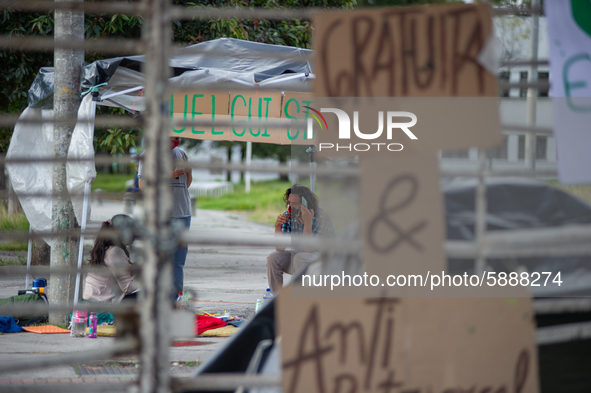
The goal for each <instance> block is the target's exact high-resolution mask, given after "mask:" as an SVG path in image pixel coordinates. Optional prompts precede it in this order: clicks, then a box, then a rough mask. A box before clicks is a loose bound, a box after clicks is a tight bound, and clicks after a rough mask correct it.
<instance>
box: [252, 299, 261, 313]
mask: <svg viewBox="0 0 591 393" xmlns="http://www.w3.org/2000/svg"><path fill="white" fill-rule="evenodd" d="M261 308H263V301H262V300H261V299H257V304H256V306H254V313H255V314H258V313H259V311H261Z"/></svg>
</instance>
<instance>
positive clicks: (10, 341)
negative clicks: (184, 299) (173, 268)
mask: <svg viewBox="0 0 591 393" xmlns="http://www.w3.org/2000/svg"><path fill="white" fill-rule="evenodd" d="M122 212H123V204H122V203H121V202H117V201H107V200H106V201H104V202H103V203H102V204H100V205H99V204H98V203H97V202H95V201H93V203H92V214H91V221H90V223H89V225H99V224H100V222H102V221H104V220H106V219H108V218H110V217H112V216H113V215H115V214H119V213H122ZM134 216H137V217H141V216H142V209H141V207H140V206H136V207H135V209H134ZM190 230H191V231H192V232H197V233H199V232H201V233H206V234H207V235H209V236H211V235H219V236H220V237H224V238H226V239H227V238H232V236H237V235H244V234H248V235H255V236H261V237H266V236H269V237H271V236H273V228H272V226H270V225H262V224H258V223H253V222H249V221H247V220H246V214H245V213H242V212H219V211H205V210H199V211H198V213H197V216H196V217H193V219H192V222H191V228H190ZM91 246H92V239H86V240H85V253H87V252H88V251H89V250H90V247H91ZM271 251H272V250H271V249H266V248H246V247H241V246H199V245H190V246H189V254H188V257H187V262H186V266H185V287H186V288H187V289H191V290H193V291H195V292H196V293H197V299H196V300H195V301H194V302H193V305H194V307H195V308H196V309H199V310H203V311H207V312H210V313H215V312H224V311H228V312H229V313H230V314H232V315H240V316H246V317H249V316H250V315H251V314H252V313H253V311H254V307H255V302H256V299H257V298H261V297H262V295H263V292H264V290H265V289H266V287H267V278H266V271H265V264H266V256H267V254H269V253H270V252H271ZM24 283H25V276H24V275H22V276H11V277H0V298H6V297H10V296H13V295H16V294H17V291H18V289H23V288H24ZM49 285H51V281H50V280H49ZM192 341H196V342H198V344H199V345H193V346H182V347H171V349H170V356H169V357H170V360H171V361H173V362H174V361H176V362H177V363H178V364H177V365H173V366H172V370H173V371H175V372H173V375H174V374H179V375H183V373H187V372H190V371H192V369H193V367H188V366H186V363H185V362H201V361H203V360H205V359H207V358H209V357H210V356H212V354H213V353H215V351H217V350H219V348H220V346H222V345H223V344H224V343H225V342H226V341H227V339H226V338H205V337H198V338H194V339H192ZM108 345H115V339H114V338H110V337H99V338H97V339H94V340H93V339H88V338H73V337H70V336H69V334H34V333H16V334H4V335H0V353H1V354H2V356H1V357H0V391H4V390H5V389H4V388H7V387H8V386H12V387H13V388H16V387H17V386H16V385H19V384H23V383H25V382H23V381H25V380H26V381H28V382H26V383H47V384H48V386H49V385H50V384H52V383H57V384H67V383H70V382H71V383H80V382H88V383H96V384H108V383H115V382H114V381H115V380H114V379H112V378H113V375H109V374H108V373H107V374H104V375H102V374H101V375H97V376H89V375H81V372H80V365H78V366H77V368H75V367H73V366H71V365H68V366H57V367H51V368H43V369H25V370H22V371H18V372H15V371H12V372H9V373H2V371H1V369H2V365H6V364H11V363H13V362H20V361H24V362H27V361H29V360H33V359H38V358H51V357H55V356H60V355H65V354H72V353H87V354H88V357H89V359H91V358H92V352H93V351H94V350H96V349H98V348H101V349H104V348H106V346H108ZM136 360H137V359H135V358H133V357H131V358H124V359H118V363H121V362H124V363H125V364H128V365H131V367H133V366H134V364H135V362H136ZM88 364H90V365H92V364H93V363H92V362H91V361H90V360H89V362H88ZM109 364H110V363H109ZM189 364H191V365H193V363H189ZM94 365H95V366H96V367H98V369H102V370H103V371H104V370H107V369H108V367H104V366H105V365H106V364H105V363H95V364H94ZM82 366H84V365H82ZM121 368H122V369H124V368H126V367H122V366H121ZM111 369H112V367H111ZM125 371H129V369H127V370H125ZM107 372H108V370H107ZM130 377H131V378H133V377H134V376H133V373H131V374H129V373H127V374H125V375H118V376H117V377H115V378H119V380H117V381H119V382H118V383H116V384H115V385H117V386H123V385H124V383H129V381H130V379H129V378H130ZM91 378H95V380H94V381H90V379H91ZM97 378H98V380H97ZM104 378H111V379H112V380H111V381H108V380H107V381H105V380H104ZM56 379H57V380H58V382H55V381H56ZM60 379H61V380H62V382H59V380H60ZM85 379H86V381H85ZM68 380H69V381H68ZM11 381H12V382H11ZM31 381H33V382H31ZM35 381H37V382H35ZM55 387H56V389H57V385H55ZM64 389H65V390H68V389H67V388H64ZM109 389H110V390H113V389H115V388H113V387H110V388H109ZM114 391H117V389H115V390H114Z"/></svg>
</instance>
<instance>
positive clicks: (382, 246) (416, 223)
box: [359, 154, 447, 289]
mask: <svg viewBox="0 0 591 393" xmlns="http://www.w3.org/2000/svg"><path fill="white" fill-rule="evenodd" d="M433 168H437V157H436V156H435V155H432V154H428V155H427V154H426V155H406V156H397V157H395V158H391V157H389V156H388V155H385V154H375V155H372V156H371V157H364V158H363V160H361V173H362V175H361V179H360V185H359V188H360V189H361V200H362V203H361V217H362V228H364V229H363V257H364V260H365V261H366V269H367V272H368V274H376V275H378V276H380V277H381V282H385V281H386V277H387V276H388V275H390V274H397V275H398V274H425V273H427V272H429V271H431V272H433V273H439V272H442V271H444V270H446V267H447V263H446V258H445V250H444V248H443V245H444V242H445V225H444V222H443V220H444V217H443V214H442V211H443V206H442V205H443V201H442V198H441V196H440V190H439V173H438V171H434V170H433ZM396 289H398V287H396Z"/></svg>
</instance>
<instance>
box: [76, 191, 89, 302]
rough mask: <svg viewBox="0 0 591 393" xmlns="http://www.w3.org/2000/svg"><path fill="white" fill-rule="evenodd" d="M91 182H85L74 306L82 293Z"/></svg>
mask: <svg viewBox="0 0 591 393" xmlns="http://www.w3.org/2000/svg"><path fill="white" fill-rule="evenodd" d="M89 191H90V182H89V181H87V182H86V183H84V201H83V202H82V222H81V223H80V230H81V232H82V233H81V234H80V246H79V248H78V269H77V270H76V288H75V290H74V307H76V305H77V304H78V297H79V295H80V270H81V269H82V258H83V257H84V231H85V230H86V218H87V217H86V213H87V211H88V194H89V193H90V192H89Z"/></svg>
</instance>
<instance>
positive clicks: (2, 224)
mask: <svg viewBox="0 0 591 393" xmlns="http://www.w3.org/2000/svg"><path fill="white" fill-rule="evenodd" d="M28 230H29V220H27V217H26V216H25V213H17V214H13V215H8V209H7V208H6V206H4V204H2V203H0V232H12V231H28Z"/></svg>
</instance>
